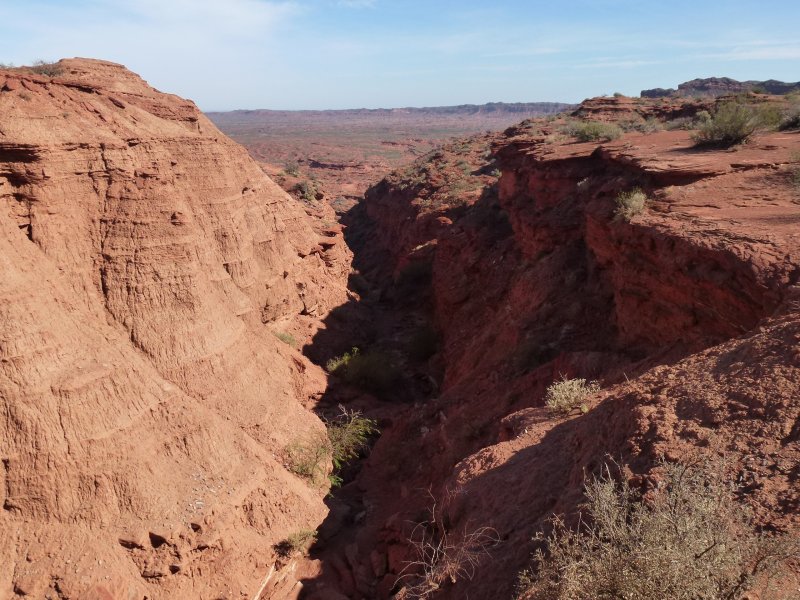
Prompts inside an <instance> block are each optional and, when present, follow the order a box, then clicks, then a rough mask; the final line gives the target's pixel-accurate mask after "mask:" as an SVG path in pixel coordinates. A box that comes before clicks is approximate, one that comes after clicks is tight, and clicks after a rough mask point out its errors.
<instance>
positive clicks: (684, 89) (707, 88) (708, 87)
mask: <svg viewBox="0 0 800 600" xmlns="http://www.w3.org/2000/svg"><path fill="white" fill-rule="evenodd" d="M797 90H800V82H796V83H786V82H783V81H778V80H776V79H767V80H766V81H753V80H751V81H737V80H736V79H731V78H730V77H708V78H706V79H692V80H691V81H687V82H685V83H682V84H680V85H679V86H678V89H677V90H676V89H673V88H653V89H651V90H642V93H641V97H642V98H664V97H686V96H725V95H727V94H741V93H743V92H754V91H755V92H758V91H760V92H766V93H768V94H788V93H790V92H794V91H797Z"/></svg>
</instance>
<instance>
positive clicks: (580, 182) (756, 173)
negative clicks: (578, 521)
mask: <svg viewBox="0 0 800 600" xmlns="http://www.w3.org/2000/svg"><path fill="white" fill-rule="evenodd" d="M606 100H607V99H602V100H597V101H593V102H590V103H585V105H584V107H583V108H584V109H585V110H587V111H588V112H587V114H586V115H585V116H593V115H597V114H599V112H600V111H601V110H604V108H602V107H604V106H605V107H608V106H610V107H611V109H612V110H610V111H608V112H607V118H608V120H613V119H614V117H613V115H612V114H611V112H613V111H617V107H618V106H619V105H620V103H621V100H620V99H614V100H613V101H611V102H610V103H609V102H606ZM626 104H629V105H633V104H634V103H631V102H626ZM679 104H681V103H678V102H675V103H666V104H665V106H667V105H668V106H678V105H679ZM660 105H661V104H660V103H651V104H650V105H649V106H660ZM640 106H646V105H644V104H642V105H640ZM628 110H631V107H630V106H629V107H628ZM648 110H649V109H648ZM619 116H623V117H624V116H625V113H624V111H623V112H622V113H621V115H618V117H617V118H619ZM639 116H640V117H641V116H644V115H642V114H641V113H639ZM672 116H674V115H673V113H671V112H669V111H667V112H665V113H663V114H662V115H661V117H660V118H672ZM555 127H556V126H555V125H548V124H546V123H533V124H530V123H529V124H526V125H524V126H520V127H518V128H512V129H510V130H508V131H507V132H506V133H505V134H504V136H500V137H497V138H495V139H494V158H493V160H494V161H496V162H495V163H493V164H492V160H489V161H487V163H488V164H487V166H488V167H489V168H490V169H492V168H494V167H496V168H498V169H499V170H500V171H502V175H501V177H500V179H499V182H497V183H496V184H492V185H489V186H488V187H487V188H486V189H485V190H484V191H483V192H482V193H480V192H479V193H477V194H471V193H470V194H465V195H463V196H462V197H460V201H453V202H450V203H439V204H437V203H435V202H434V203H431V202H430V199H431V198H437V197H439V195H438V194H439V192H440V191H441V190H442V189H444V188H445V187H446V186H448V185H449V184H448V183H447V182H448V181H450V179H448V170H451V171H452V170H455V169H456V168H457V167H455V165H457V164H458V160H461V159H463V160H465V161H466V162H469V161H470V156H472V155H473V153H472V151H471V150H469V151H468V150H461V149H458V148H457V145H454V146H453V148H451V149H450V151H449V152H452V153H453V154H455V155H456V156H455V157H454V160H444V159H443V160H441V161H438V165H433V167H435V168H429V167H428V166H425V164H424V163H423V161H420V162H419V163H418V165H417V168H415V169H411V170H407V171H406V172H404V173H399V174H396V175H393V176H391V177H389V178H387V180H385V181H384V182H383V183H381V184H380V185H378V186H376V187H374V188H373V189H372V190H371V192H369V193H368V194H367V197H366V201H365V206H363V207H362V208H360V211H361V217H362V218H365V219H369V220H370V222H371V223H372V224H373V225H374V226H376V232H375V234H374V235H373V236H372V237H371V238H370V240H368V241H367V243H365V244H364V246H365V247H366V248H367V250H366V253H367V255H368V256H370V255H371V256H372V258H373V259H374V263H375V264H374V266H373V268H375V269H379V268H380V265H381V263H382V264H383V268H384V269H385V270H386V271H387V272H389V273H394V274H395V275H396V276H399V277H398V280H399V279H401V278H402V274H403V266H404V265H407V264H410V263H411V262H416V263H419V264H427V265H428V267H429V270H428V279H427V282H428V283H427V284H426V283H425V282H422V283H421V284H420V285H428V286H429V288H430V290H429V293H430V294H431V296H432V304H433V306H432V315H431V316H432V318H433V319H434V320H435V322H436V325H437V329H438V331H439V333H440V335H441V346H440V348H439V350H438V353H437V355H436V356H434V357H433V358H432V359H431V361H430V362H431V365H432V366H433V367H436V366H437V365H439V366H441V367H442V368H443V370H444V375H443V377H442V379H441V380H440V381H439V386H438V389H437V390H436V393H435V394H433V395H432V396H433V397H431V398H430V399H429V400H428V401H427V402H425V403H421V402H420V403H418V404H416V405H414V406H413V407H411V408H409V409H408V410H406V411H404V412H401V413H399V414H398V415H396V416H395V418H393V419H392V426H391V427H390V428H388V429H386V430H385V431H384V432H383V434H382V436H381V438H380V440H378V442H377V444H376V445H375V447H374V448H373V451H372V453H371V455H370V457H369V459H368V460H367V461H366V464H365V465H364V468H363V470H362V471H361V473H360V474H359V476H358V479H357V485H358V486H359V488H360V489H361V490H365V492H364V499H363V501H364V504H365V505H368V506H369V507H370V511H369V512H368V514H367V516H366V518H365V520H364V522H363V524H362V525H361V527H360V529H359V530H358V533H357V535H355V536H354V537H355V540H356V541H355V544H354V546H351V547H350V551H349V554H348V559H349V562H350V563H351V566H352V569H351V571H350V574H348V572H347V570H346V569H339V570H337V571H336V573H333V572H331V573H329V574H327V579H324V578H323V579H324V581H323V583H324V584H325V585H330V584H331V583H332V582H333V585H336V583H335V582H336V581H337V578H338V580H339V581H340V582H341V586H342V587H341V588H340V589H342V590H345V589H347V591H346V592H345V593H346V594H347V595H348V596H349V597H351V598H371V597H375V596H377V597H379V598H388V597H389V596H390V592H391V590H392V585H393V581H392V576H393V577H394V578H395V579H394V581H397V579H396V578H397V577H398V575H401V574H402V573H404V572H405V573H408V569H409V567H408V562H409V561H413V560H415V559H416V558H418V556H419V555H416V554H415V548H414V544H413V543H410V542H409V540H410V539H412V538H413V536H414V535H415V534H416V535H419V531H420V529H416V530H415V529H414V524H415V523H423V522H426V521H427V523H428V525H427V528H423V529H422V530H423V531H426V532H427V533H428V535H430V536H439V537H432V538H429V539H442V537H441V536H442V533H443V532H447V533H448V535H449V536H450V538H449V539H450V540H451V541H455V542H457V541H458V539H460V538H459V536H462V538H461V539H463V537H464V536H465V535H468V534H469V533H470V532H474V531H475V530H476V529H477V528H480V527H490V528H492V529H493V531H495V532H496V534H497V536H496V537H497V539H499V540H500V543H497V544H487V545H486V547H485V548H484V550H485V551H486V554H484V555H483V556H482V563H481V566H480V567H479V568H478V569H477V570H476V571H475V572H471V570H469V569H468V571H470V572H471V575H472V577H468V576H465V575H464V574H463V573H462V575H461V576H460V577H456V578H455V579H456V580H455V581H453V580H450V579H447V578H442V579H441V580H439V581H437V582H435V583H436V585H437V587H436V590H435V592H432V593H431V597H434V598H452V599H456V598H465V597H467V595H468V596H469V597H470V598H481V599H483V598H498V597H500V598H510V597H513V588H514V585H515V579H516V573H517V572H519V570H520V569H522V568H524V567H526V566H527V564H528V561H529V557H530V553H531V551H532V550H533V549H534V546H533V544H532V542H531V536H532V535H533V534H534V533H535V532H537V531H540V530H542V529H547V526H548V525H547V520H548V519H549V518H550V517H551V516H552V515H553V514H564V515H566V516H567V518H568V519H569V518H570V515H572V516H574V515H575V511H576V509H577V507H578V505H579V503H580V502H581V501H582V499H583V498H582V486H583V481H584V477H585V475H586V474H587V473H588V474H592V473H595V474H596V473H598V472H599V469H600V468H601V466H602V464H603V463H604V462H606V461H607V460H616V461H619V462H620V463H621V464H624V465H627V467H628V468H629V469H630V474H631V481H632V483H634V484H635V485H637V486H643V487H646V486H647V485H648V481H651V479H650V477H651V474H652V473H653V468H654V465H656V464H657V461H658V459H659V458H666V459H668V460H679V459H681V458H684V457H687V456H693V455H696V454H697V453H700V454H712V455H715V454H721V455H724V456H725V457H726V459H727V460H728V461H729V465H730V470H731V472H730V475H731V477H732V478H736V480H737V481H739V482H745V483H744V484H742V487H741V496H742V500H743V501H745V502H746V503H748V504H749V505H750V506H752V507H753V509H754V512H755V514H756V522H757V524H759V525H762V526H765V527H767V528H774V529H777V530H779V531H788V532H795V534H796V532H797V531H798V529H800V521H798V514H799V513H798V511H797V507H798V505H799V504H800V496H798V489H797V486H796V465H797V464H798V460H800V440H799V439H798V426H797V423H798V418H800V389H798V382H800V373H798V369H800V362H798V356H799V355H798V352H797V340H798V337H797V335H798V324H800V314H799V313H798V300H797V297H798V291H797V284H798V277H800V239H798V237H797V223H798V220H800V210H799V209H798V196H797V190H796V189H795V188H794V187H793V185H792V184H791V174H792V173H793V172H794V170H795V169H797V168H798V166H797V162H796V161H797V159H796V153H797V151H798V150H800V138H798V136H797V134H796V133H794V132H792V133H769V134H763V135H759V136H757V137H756V138H755V139H754V140H753V141H751V142H750V143H749V144H747V145H745V146H742V147H738V148H736V149H734V150H728V151H719V150H710V151H698V150H697V149H695V148H693V145H692V141H691V139H690V134H689V133H688V132H686V131H659V132H654V133H650V134H641V133H630V134H626V135H624V136H622V137H621V138H620V139H618V140H615V141H613V142H608V143H602V144H600V143H577V142H574V141H573V140H563V139H560V138H559V136H557V135H554V133H555V131H554V130H555ZM475 154H477V153H475ZM451 158H452V157H451ZM428 162H429V163H430V161H428ZM439 165H444V166H442V167H441V168H439ZM470 167H474V165H470ZM424 173H425V174H426V175H425V177H422V175H423V174H424ZM423 180H424V181H423ZM635 187H639V188H641V189H643V190H644V191H645V192H646V194H647V195H648V197H649V198H650V201H649V202H648V205H647V208H646V210H645V211H644V212H643V213H642V214H640V215H638V216H636V217H634V218H633V219H632V220H631V221H630V222H626V221H624V220H621V219H617V218H615V215H614V209H615V198H616V197H617V195H618V194H619V193H620V192H623V191H628V190H631V189H633V188H635ZM382 244H383V246H382ZM357 258H359V257H358V256H357ZM386 291H387V295H391V294H392V293H395V294H397V287H396V286H395V287H394V288H392V287H391V286H390V287H389V288H388V289H387V290H386ZM401 300H402V299H401ZM433 371H434V372H435V368H434V369H433ZM561 376H567V377H584V378H587V379H597V380H599V381H600V382H601V383H602V387H603V390H602V391H601V392H600V393H598V394H596V395H595V396H593V397H591V398H590V399H589V400H588V401H587V404H586V411H585V413H584V412H581V411H578V410H575V411H573V413H572V414H571V415H570V416H569V417H567V418H561V417H558V416H556V415H554V414H553V413H551V412H550V411H548V410H547V409H546V408H545V407H544V393H545V389H546V387H547V386H548V385H549V384H550V383H552V382H553V381H554V380H555V379H558V378H560V377H561ZM409 448H413V451H412V454H409ZM432 509H434V510H435V511H438V513H437V520H436V523H433V524H431V523H430V521H431V510H432ZM417 539H418V540H419V537H418V538H417ZM373 551H377V552H378V553H380V554H385V555H386V557H387V558H386V560H387V563H386V564H387V571H388V576H384V577H383V578H382V579H379V578H378V575H377V573H374V577H372V578H368V579H369V581H368V582H367V583H368V584H369V586H371V587H369V589H370V590H371V593H372V594H373V595H372V596H371V595H369V594H365V593H364V592H361V591H359V590H358V589H352V586H349V587H348V584H347V583H345V581H346V580H348V577H352V576H353V574H354V575H355V577H356V579H357V578H358V576H359V573H360V572H363V571H364V569H366V568H369V566H370V565H371V563H372V561H373V559H374V556H373V555H372V552H373ZM323 562H324V560H323ZM404 569H406V571H404ZM411 570H412V571H413V567H411ZM342 571H344V574H342ZM795 575H796V573H795ZM387 581H388V583H386V584H385V583H384V582H387ZM419 581H420V580H416V582H417V583H418V582H419ZM787 581H788V579H787ZM404 582H405V583H407V584H413V583H415V580H414V578H413V576H406V577H405V578H403V579H401V581H400V582H399V583H398V584H397V585H396V586H395V591H396V590H397V589H398V588H400V587H402V585H403V583H404ZM362 587H363V586H362ZM795 587H796V586H795ZM787 589H788V588H787ZM792 589H794V588H792Z"/></svg>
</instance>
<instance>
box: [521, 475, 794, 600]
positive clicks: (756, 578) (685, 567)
mask: <svg viewBox="0 0 800 600" xmlns="http://www.w3.org/2000/svg"><path fill="white" fill-rule="evenodd" d="M662 467H663V470H664V473H665V478H664V481H663V482H662V485H660V486H659V487H658V488H657V489H656V490H655V491H654V492H653V493H652V494H651V495H650V496H648V497H647V498H646V499H645V500H642V498H640V497H638V495H637V494H636V493H635V492H634V491H633V490H631V489H630V487H629V486H628V485H627V484H626V483H621V484H618V483H615V482H614V481H613V479H612V477H611V475H610V472H609V470H608V469H606V473H605V476H603V477H601V478H600V479H593V480H592V481H590V482H589V483H588V484H587V485H586V496H587V499H588V502H587V504H586V511H587V515H588V519H583V518H582V519H581V523H580V527H579V531H572V530H570V529H568V528H567V527H566V525H565V524H564V522H563V521H561V520H559V519H556V520H554V523H553V524H554V528H553V532H552V533H551V535H550V536H549V537H544V536H542V535H541V534H540V535H539V536H537V538H536V539H538V540H540V541H541V542H542V544H543V545H544V546H545V549H544V550H543V549H540V550H538V551H537V552H536V554H535V556H534V564H533V566H532V568H531V569H530V570H528V571H526V572H524V573H523V574H522V575H521V576H520V579H519V587H518V591H519V596H518V598H520V599H524V600H617V599H631V600H662V599H664V598H669V599H671V600H735V599H738V598H740V597H741V595H742V594H743V593H744V592H745V591H747V590H749V589H751V588H752V587H753V586H754V584H756V583H757V582H759V585H761V586H763V585H764V584H765V582H766V581H767V580H769V579H770V578H774V577H775V576H776V575H777V574H778V570H779V568H780V567H781V565H782V564H783V563H784V562H785V561H786V560H787V559H789V558H790V557H792V556H797V553H798V550H800V545H799V544H798V542H797V540H791V539H789V538H788V537H781V536H768V535H764V534H758V533H755V532H754V531H753V526H752V523H751V522H750V514H749V511H748V510H747V508H746V507H745V506H744V505H742V504H740V503H738V502H736V501H735V500H734V498H733V491H734V490H733V489H732V486H731V485H729V484H727V483H726V482H725V479H724V476H723V468H722V466H721V465H711V464H708V463H705V464H694V465H684V464H668V463H664V464H663V465H662ZM762 598H765V596H762Z"/></svg>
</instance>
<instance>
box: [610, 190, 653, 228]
mask: <svg viewBox="0 0 800 600" xmlns="http://www.w3.org/2000/svg"><path fill="white" fill-rule="evenodd" d="M616 203H617V208H616V209H615V210H614V216H615V217H616V218H617V219H622V220H623V221H630V220H631V219H633V217H635V216H636V215H640V214H642V212H644V208H645V205H646V204H647V195H646V194H645V193H644V192H643V191H642V190H640V189H639V188H634V189H632V190H630V191H627V192H622V193H621V194H620V195H619V196H617V199H616Z"/></svg>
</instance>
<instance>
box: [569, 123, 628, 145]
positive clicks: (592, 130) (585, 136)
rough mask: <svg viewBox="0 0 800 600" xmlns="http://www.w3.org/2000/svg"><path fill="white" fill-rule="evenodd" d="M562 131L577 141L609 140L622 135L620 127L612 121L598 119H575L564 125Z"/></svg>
mask: <svg viewBox="0 0 800 600" xmlns="http://www.w3.org/2000/svg"><path fill="white" fill-rule="evenodd" d="M564 133H566V134H567V135H571V136H572V137H574V138H575V139H577V140H578V141H579V142H601V141H603V142H610V141H611V140H616V139H617V138H619V137H620V136H621V135H622V129H621V128H620V127H619V126H617V125H615V124H613V123H602V122H600V121H576V122H572V123H568V124H567V125H566V126H565V127H564Z"/></svg>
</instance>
